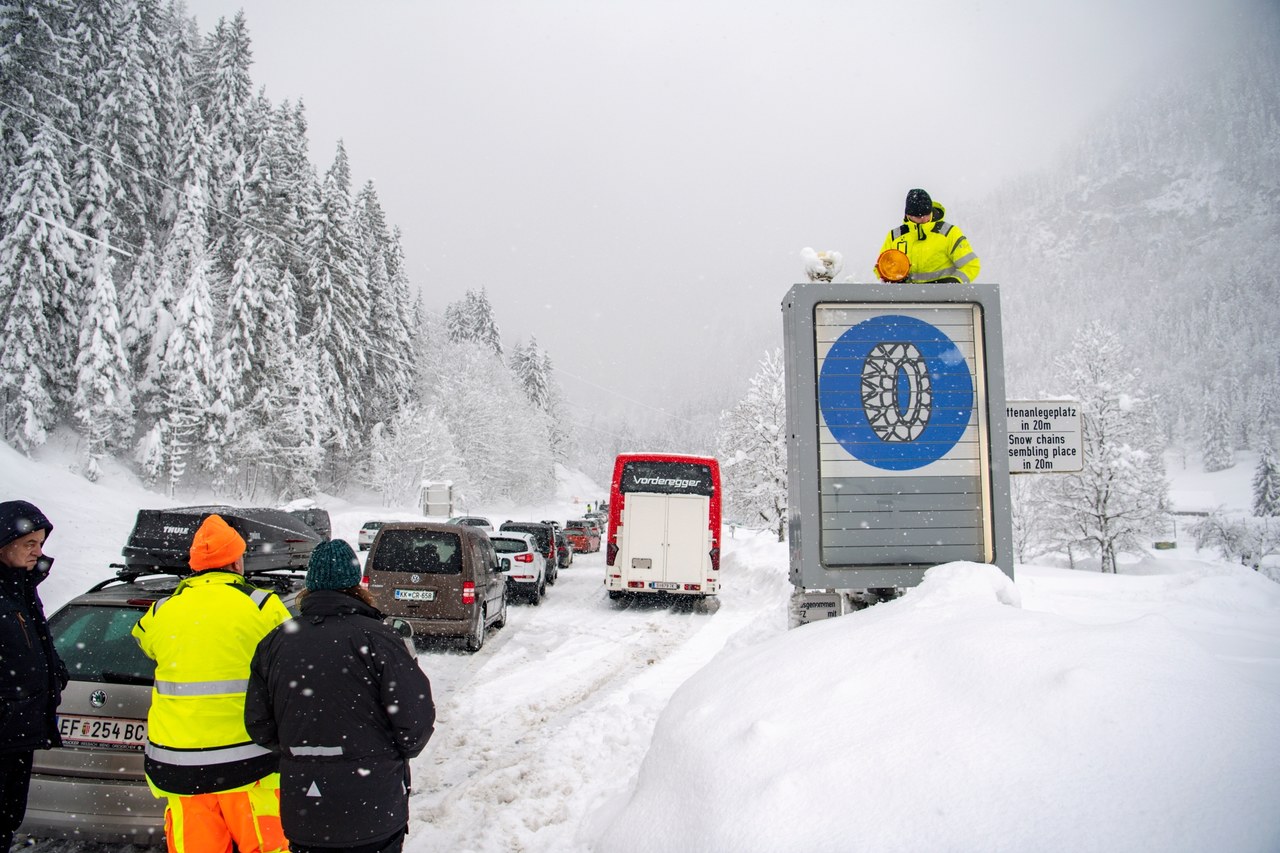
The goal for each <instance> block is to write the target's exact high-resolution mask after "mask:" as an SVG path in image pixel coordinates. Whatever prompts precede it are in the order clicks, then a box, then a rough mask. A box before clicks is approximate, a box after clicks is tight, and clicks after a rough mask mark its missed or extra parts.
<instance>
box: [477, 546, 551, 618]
mask: <svg viewBox="0 0 1280 853" xmlns="http://www.w3.org/2000/svg"><path fill="white" fill-rule="evenodd" d="M489 541H490V542H492V543H493V550H494V553H496V554H497V556H498V564H499V565H501V566H502V571H503V572H504V573H505V574H506V576H507V596H508V598H511V597H514V596H516V595H523V596H525V597H526V598H528V599H529V603H530V604H541V603H542V597H543V596H544V595H546V594H547V560H546V558H545V557H543V556H542V554H541V552H539V551H538V543H537V541H536V540H535V539H534V538H533V534H532V533H517V532H515V531H508V532H504V533H494V534H491V535H490V536H489Z"/></svg>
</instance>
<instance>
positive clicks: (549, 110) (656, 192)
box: [189, 0, 1239, 408]
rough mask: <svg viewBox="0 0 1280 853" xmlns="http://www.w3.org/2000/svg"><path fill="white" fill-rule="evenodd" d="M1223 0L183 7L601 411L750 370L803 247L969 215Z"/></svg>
mask: <svg viewBox="0 0 1280 853" xmlns="http://www.w3.org/2000/svg"><path fill="white" fill-rule="evenodd" d="M1238 5H1239V3H1238V2H1235V0H1232V2H1212V1H1211V0H1200V2H1190V0H1163V2H1155V0H1071V1H1070V2H1039V1H1038V0H951V1H950V2H941V0H912V2H901V3H892V2H880V0H846V2H834V0H826V1H825V2H824V1H823V0H777V2H754V1H753V0H726V2H710V0H708V1H707V2H702V1H701V0H681V2H669V0H645V1H644V2H622V0H612V2H610V0H543V2H533V1H532V0H526V2H512V0H466V2H463V0H453V2H441V0H431V2H412V1H411V0H396V2H389V1H385V2H384V0H364V2H359V3H356V2H352V0H343V1H342V2H335V0H307V2H305V3H299V2H296V1H294V0H291V2H286V0H242V2H236V0H189V8H190V11H191V12H192V14H194V15H195V16H196V17H197V18H198V20H199V23H200V29H201V31H202V32H208V31H209V30H211V29H212V28H213V26H214V24H215V23H216V21H217V19H218V18H219V17H220V16H227V17H230V16H233V15H234V14H235V13H236V11H237V10H238V9H240V8H243V9H244V11H245V14H246V17H247V20H248V24H249V30H250V34H251V36H252V39H253V49H254V58H255V63H254V66H253V78H254V82H255V84H256V85H258V86H265V87H266V91H267V95H268V96H269V97H270V98H271V100H272V101H273V102H277V103H278V102H280V101H282V100H285V99H290V100H296V99H297V98H300V97H301V98H302V99H303V100H304V101H305V103H306V105H307V110H308V116H309V119H310V129H311V132H310V138H311V145H312V148H311V153H312V158H313V159H314V160H315V161H316V162H317V165H318V166H319V167H320V168H321V170H323V169H324V168H327V166H328V164H329V163H330V161H331V160H332V156H333V151H334V147H335V144H336V142H337V140H338V139H339V138H341V139H342V140H343V141H344V143H345V145H346V147H347V150H348V152H349V154H350V156H351V159H352V167H353V173H354V176H355V180H356V182H357V185H358V184H359V183H363V182H364V181H365V180H368V179H372V180H374V181H375V182H376V184H377V187H378V191H379V194H380V197H381V199H382V202H383V205H384V206H385V208H386V209H387V212H388V215H389V216H390V218H391V220H392V221H393V222H394V223H395V224H397V225H399V226H400V227H401V228H402V229H403V231H404V238H405V249H406V253H407V256H408V261H409V265H410V269H411V275H412V277H413V281H414V283H415V284H416V285H417V286H418V287H419V288H420V289H421V290H422V292H423V294H424V298H425V304H426V305H427V307H428V309H431V310H435V311H443V309H444V307H445V306H446V305H447V304H448V303H449V302H451V301H454V300H456V299H458V298H460V297H461V296H462V295H463V294H464V293H465V291H466V290H467V288H471V287H481V286H483V287H485V288H486V289H487V291H488V293H489V297H490V300H491V301H492V302H493V304H494V306H495V308H496V313H497V318H498V322H499V324H500V326H501V328H502V332H503V336H504V338H505V339H506V342H507V344H508V345H511V344H514V343H515V342H516V341H517V340H521V339H527V338H528V337H529V336H530V335H534V336H536V337H537V340H538V343H539V344H540V345H541V346H542V347H543V348H544V349H545V350H546V351H547V352H549V353H550V355H551V357H552V359H553V361H554V363H555V365H556V367H557V368H559V369H560V370H561V371H562V372H561V373H560V374H559V375H558V378H559V380H560V382H561V384H562V386H564V387H565V390H566V391H567V392H568V393H569V395H570V397H571V398H572V399H574V400H575V401H578V402H582V401H584V400H587V399H591V398H598V399H599V401H600V403H601V404H602V405H604V406H606V407H607V408H614V407H615V406H617V405H630V403H629V402H628V401H630V400H636V401H640V402H643V403H646V404H648V405H656V406H662V405H669V404H671V403H673V402H677V401H682V400H685V399H687V398H689V397H690V396H691V395H693V394H695V393H697V392H698V389H700V388H702V387H704V386H705V385H706V384H707V383H708V382H711V381H732V382H735V383H738V384H740V385H742V386H745V382H746V379H747V378H748V377H749V376H750V375H751V374H752V373H754V371H755V366H756V362H757V361H758V360H759V358H760V356H761V355H762V354H763V351H764V348H765V347H766V346H770V345H773V344H775V343H778V342H780V340H781V332H780V329H781V315H780V312H779V304H780V301H781V299H782V297H783V295H784V294H785V292H786V290H787V289H788V287H789V286H790V285H791V284H793V283H795V282H796V281H800V280H803V278H804V276H803V272H802V267H801V262H800V258H799V253H800V250H801V249H802V248H804V247H805V246H811V247H813V248H815V249H819V250H821V249H830V250H836V251H840V252H842V253H844V256H845V261H846V270H845V271H846V273H848V272H854V271H856V272H861V271H863V270H868V271H869V269H870V267H871V264H872V262H873V261H874V257H875V253H876V252H877V251H878V249H879V247H880V242H881V240H882V238H883V234H884V233H885V232H886V231H887V230H888V228H889V227H891V226H892V225H894V224H896V223H897V222H899V221H901V216H902V204H903V198H904V196H905V194H906V191H907V190H908V189H910V188H911V187H915V186H922V187H925V188H926V189H928V190H929V191H930V192H931V193H933V194H934V196H935V197H936V198H938V199H940V200H941V201H943V202H944V203H945V204H946V205H947V206H948V211H949V215H948V219H950V220H952V221H954V222H956V223H957V224H959V225H960V226H961V227H964V224H965V218H966V211H968V210H972V209H973V208H974V207H975V206H976V205H978V204H980V203H981V200H982V197H983V196H984V195H985V194H987V193H988V192H989V191H990V190H991V189H993V188H994V187H995V186H996V185H997V184H998V183H999V182H1001V181H1002V180H1004V179H1006V178H1009V177H1012V176H1014V175H1016V174H1018V173H1019V172H1023V171H1026V170H1029V169H1033V168H1036V167H1038V166H1041V165H1044V164H1046V163H1048V162H1049V161H1050V160H1051V158H1052V157H1053V155H1054V154H1055V153H1056V152H1058V151H1059V150H1061V148H1062V147H1063V146H1064V145H1066V144H1068V143H1070V142H1072V141H1074V139H1075V138H1076V136H1077V135H1078V134H1079V133H1080V131H1081V129H1082V128H1083V127H1084V126H1086V124H1087V121H1088V119H1089V118H1090V117H1091V116H1093V115H1096V114H1097V113H1098V112H1099V111H1101V110H1103V109H1104V108H1105V107H1106V106H1107V105H1108V104H1110V103H1111V102H1112V101H1113V100H1114V99H1115V98H1116V97H1117V95H1118V94H1119V93H1121V92H1127V91H1132V88H1133V86H1134V85H1135V83H1137V82H1140V81H1141V80H1142V79H1143V78H1144V77H1151V78H1154V77H1155V76H1156V75H1159V74H1161V73H1163V69H1164V68H1167V67H1168V65H1167V64H1168V63H1170V62H1179V61H1183V60H1185V59H1186V58H1187V57H1188V56H1189V55H1190V54H1191V53H1192V52H1194V50H1195V44H1196V41H1195V39H1200V40H1203V39H1206V38H1212V37H1213V35H1214V33H1215V32H1216V31H1217V28H1218V27H1220V26H1221V18H1222V16H1223V15H1225V14H1231V13H1229V12H1227V11H1226V10H1229V9H1231V8H1235V7H1236V6H1238ZM1193 36H1194V38H1193ZM970 238H971V240H972V242H973V244H974V245H975V246H976V248H977V250H978V252H979V254H981V252H982V235H981V234H970ZM867 277H869V272H868V275H867V276H861V277H860V278H859V280H866V279H867ZM579 380H582V381H581V382H579ZM599 386H602V387H605V388H609V389H612V390H613V391H614V392H616V393H606V392H604V391H601V390H600V387H599Z"/></svg>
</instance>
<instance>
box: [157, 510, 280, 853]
mask: <svg viewBox="0 0 1280 853" xmlns="http://www.w3.org/2000/svg"><path fill="white" fill-rule="evenodd" d="M244 551H245V542H244V539H243V538H241V536H240V534H238V533H236V531H235V530H233V529H232V528H231V526H230V525H229V524H227V522H226V521H225V520H224V519H223V518H222V517H221V516H219V515H210V516H209V517H208V518H206V519H205V520H204V522H203V523H202V524H201V525H200V529H199V530H197V531H196V535H195V538H194V539H193V540H192V543H191V569H192V571H193V574H192V575H190V576H189V577H187V578H185V579H184V580H183V581H182V583H180V584H178V587H177V589H176V590H174V593H173V595H171V596H169V597H168V598H162V599H160V600H159V601H157V602H155V603H154V604H152V605H151V607H150V608H149V609H148V610H147V612H146V614H145V615H144V616H143V617H142V618H141V619H139V620H138V624H137V625H135V626H134V628H133V636H134V638H136V639H137V641H138V645H139V646H141V647H142V651H143V652H144V653H146V655H147V656H148V657H150V658H151V659H152V660H154V661H155V662H156V675H155V686H154V687H153V688H152V691H151V710H150V712H149V713H148V714H147V748H146V757H145V767H146V774H147V783H148V784H149V785H150V786H151V791H152V793H154V794H155V795H156V796H157V797H161V798H166V799H168V801H169V802H168V808H167V809H165V818H164V819H165V838H166V840H167V841H168V844H169V851H170V853H226V851H228V850H230V849H231V845H232V843H233V842H234V844H235V846H236V848H237V849H238V850H239V851H240V853H277V851H286V850H288V849H289V846H288V842H287V841H286V840H285V837H284V831H283V830H282V829H281V824H280V774H279V758H278V756H277V755H276V754H275V753H273V752H271V751H270V750H268V749H266V748H265V747H261V746H259V745H258V744H256V743H254V742H253V740H252V739H251V738H250V737H249V733H248V732H247V731H246V730H245V727H244V695H245V690H246V688H247V687H248V684H249V662H250V661H252V660H253V653H254V651H255V650H256V649H257V647H258V641H259V640H261V639H262V638H263V637H264V636H266V635H267V634H268V633H269V632H270V631H271V630H272V629H273V628H275V627H276V626H277V625H279V624H280V623H282V622H285V621H287V620H288V619H289V618H290V614H289V611H288V609H286V608H285V606H284V603H283V602H281V601H280V599H279V598H278V597H277V596H276V595H275V594H274V593H271V592H268V591H266V590H261V589H257V588H255V587H253V586H250V585H249V584H248V583H246V582H245V579H244Z"/></svg>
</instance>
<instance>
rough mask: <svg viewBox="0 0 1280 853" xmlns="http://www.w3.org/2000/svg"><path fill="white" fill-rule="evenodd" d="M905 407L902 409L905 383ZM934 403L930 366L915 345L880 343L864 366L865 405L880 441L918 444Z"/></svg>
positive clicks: (863, 388) (863, 395) (869, 419)
mask: <svg viewBox="0 0 1280 853" xmlns="http://www.w3.org/2000/svg"><path fill="white" fill-rule="evenodd" d="M904 382H905V383H906V388H905V391H906V400H905V403H906V405H905V406H902V407H899V396H900V391H901V390H904V389H902V388H901V384H902V383H904ZM932 404H933V390H932V383H931V381H930V379H929V366H928V364H927V363H926V362H925V358H924V355H922V354H921V352H920V350H919V349H917V348H916V346H915V344H912V343H879V344H876V345H875V346H874V347H872V348H871V351H870V352H869V353H867V357H866V361H865V362H864V364H863V367H862V405H863V408H864V409H865V411H866V413H867V421H868V422H869V423H870V425H871V429H872V430H874V431H875V434H876V436H878V437H879V438H880V440H881V441H886V442H893V443H897V444H901V443H906V442H911V441H915V440H916V439H917V438H919V437H920V434H921V433H923V432H924V428H925V427H926V426H927V425H928V423H929V413H930V410H931V408H932Z"/></svg>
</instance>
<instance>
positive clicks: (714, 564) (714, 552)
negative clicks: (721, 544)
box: [711, 548, 720, 572]
mask: <svg viewBox="0 0 1280 853" xmlns="http://www.w3.org/2000/svg"><path fill="white" fill-rule="evenodd" d="M711 571H713V572H718V571H720V549H719V548H712V549H711Z"/></svg>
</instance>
